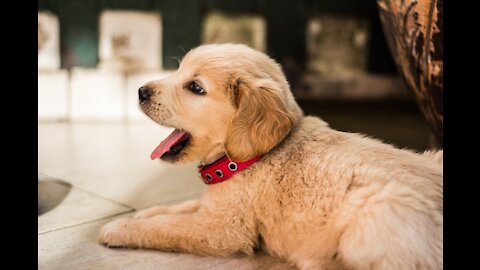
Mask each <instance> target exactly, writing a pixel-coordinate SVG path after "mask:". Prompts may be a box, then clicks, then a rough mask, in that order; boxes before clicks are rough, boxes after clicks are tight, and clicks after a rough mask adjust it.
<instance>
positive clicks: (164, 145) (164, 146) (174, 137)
mask: <svg viewBox="0 0 480 270" xmlns="http://www.w3.org/2000/svg"><path fill="white" fill-rule="evenodd" d="M187 136H188V133H187V132H186V131H183V130H178V129H175V130H174V131H173V132H172V133H171V134H170V135H168V137H167V138H166V139H165V140H163V141H162V142H161V143H160V145H159V146H157V148H155V150H153V152H152V153H151V154H150V158H151V159H152V160H154V159H156V158H159V157H161V156H163V154H165V153H166V152H168V150H170V148H172V146H174V145H175V144H177V143H179V142H181V141H183V140H185V139H186V138H187Z"/></svg>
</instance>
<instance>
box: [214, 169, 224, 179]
mask: <svg viewBox="0 0 480 270" xmlns="http://www.w3.org/2000/svg"><path fill="white" fill-rule="evenodd" d="M215 174H216V175H217V176H218V177H220V178H223V172H222V171H221V170H215Z"/></svg>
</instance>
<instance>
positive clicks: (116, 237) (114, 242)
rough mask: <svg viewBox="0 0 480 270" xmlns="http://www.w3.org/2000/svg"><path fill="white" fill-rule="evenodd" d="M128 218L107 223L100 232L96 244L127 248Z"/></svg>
mask: <svg viewBox="0 0 480 270" xmlns="http://www.w3.org/2000/svg"><path fill="white" fill-rule="evenodd" d="M130 221H131V219H130V218H121V219H118V220H115V221H112V222H110V223H107V224H106V225H105V226H103V227H102V229H101V230H100V235H99V237H98V242H99V243H100V244H102V245H105V246H107V247H128V246H129V243H128V239H129V238H130V237H129V234H130V232H129V227H130V226H129V225H130V224H129V223H130Z"/></svg>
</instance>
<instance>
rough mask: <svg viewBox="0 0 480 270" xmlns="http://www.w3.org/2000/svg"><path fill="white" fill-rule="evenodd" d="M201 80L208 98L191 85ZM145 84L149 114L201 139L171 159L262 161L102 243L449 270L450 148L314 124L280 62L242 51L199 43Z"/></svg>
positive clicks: (117, 224) (347, 265) (110, 230)
mask: <svg viewBox="0 0 480 270" xmlns="http://www.w3.org/2000/svg"><path fill="white" fill-rule="evenodd" d="M192 80H195V81H197V82H198V83H199V84H201V86H202V87H203V88H204V89H205V90H206V91H207V94H206V95H204V96H199V95H195V94H193V93H192V92H191V91H189V90H188V89H186V87H185V85H188V83H189V82H190V81H192ZM147 86H148V87H150V88H151V89H152V91H153V93H154V94H153V96H152V97H151V101H149V103H147V104H144V105H142V109H143V110H144V111H145V113H146V114H147V115H148V116H150V117H151V118H152V119H153V120H155V121H157V122H158V123H160V124H162V125H167V126H172V127H176V128H182V129H185V130H187V131H188V132H189V133H190V134H191V136H192V141H191V144H190V145H189V146H187V147H186V148H185V149H184V152H183V153H182V154H181V157H179V158H178V159H177V160H174V161H172V162H191V161H195V160H196V161H203V162H206V163H209V162H212V161H214V160H216V159H217V158H218V157H220V156H222V155H224V154H225V153H226V154H227V155H228V156H229V157H230V158H232V159H234V160H245V159H249V158H251V157H253V156H255V155H257V154H264V157H263V158H262V159H261V160H260V161H258V162H256V163H255V164H253V165H252V166H251V167H249V168H248V169H246V170H244V171H242V172H240V173H238V174H236V175H235V176H234V177H232V178H231V179H229V180H228V181H226V182H223V183H220V184H215V185H211V186H208V188H207V189H206V192H205V194H204V195H203V197H202V198H201V199H200V200H199V201H189V202H186V203H184V204H181V205H178V206H173V207H163V206H159V207H154V208H151V209H147V210H145V211H143V212H140V213H138V214H137V215H136V216H135V217H134V218H124V219H119V220H116V221H113V222H111V223H109V224H107V225H106V226H105V227H103V228H102V231H101V233H100V242H101V243H103V244H106V245H108V246H111V247H132V248H153V249H159V250H164V251H180V252H188V253H194V254H200V255H213V256H226V255H229V254H233V253H236V252H243V253H246V254H252V253H253V252H254V250H256V249H263V250H265V251H266V252H268V253H269V254H271V255H273V256H278V257H281V258H283V259H285V260H287V261H289V262H291V263H292V264H294V265H295V266H297V267H298V268H300V269H442V268H443V266H442V262H443V165H442V164H443V152H442V151H438V152H436V151H429V152H425V153H424V154H417V153H414V152H411V151H407V150H402V149H396V148H394V147H393V146H390V145H387V144H384V143H382V142H380V141H377V140H374V139H371V138H368V137H365V136H363V135H359V134H352V133H345V132H340V131H336V130H333V129H331V128H330V127H329V126H328V124H327V123H325V122H324V121H322V120H320V119H319V118H317V117H311V116H307V117H304V116H303V113H302V111H301V110H300V108H299V107H298V105H297V104H296V102H295V101H294V99H293V96H292V94H291V92H290V89H289V86H288V83H287V82H286V80H285V78H284V75H283V73H282V71H281V69H280V67H279V66H278V64H276V63H275V62H274V61H273V60H272V59H270V58H268V57H267V56H266V55H265V54H263V53H260V52H257V51H254V50H252V49H250V48H248V47H246V46H242V45H232V44H224V45H206V46H201V47H198V48H196V49H194V50H192V51H190V52H189V53H188V54H187V55H186V56H185V58H184V59H183V60H182V63H181V65H180V67H179V69H178V71H177V72H176V73H175V74H174V75H172V76H171V77H169V78H166V79H164V80H161V81H154V82H150V83H149V84H147ZM192 181H200V180H199V179H192Z"/></svg>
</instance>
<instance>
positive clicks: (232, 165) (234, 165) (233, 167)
mask: <svg viewBox="0 0 480 270" xmlns="http://www.w3.org/2000/svg"><path fill="white" fill-rule="evenodd" d="M228 169H229V170H230V171H232V172H234V171H236V170H238V165H237V163H235V162H233V161H230V163H228Z"/></svg>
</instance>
